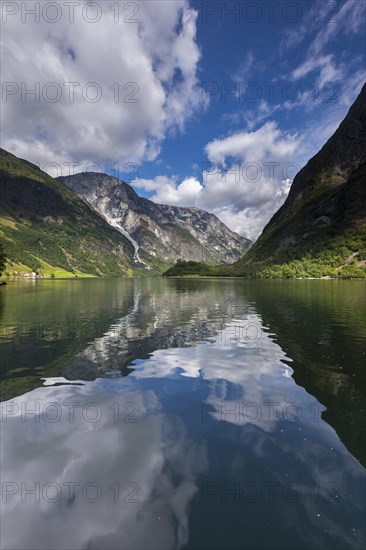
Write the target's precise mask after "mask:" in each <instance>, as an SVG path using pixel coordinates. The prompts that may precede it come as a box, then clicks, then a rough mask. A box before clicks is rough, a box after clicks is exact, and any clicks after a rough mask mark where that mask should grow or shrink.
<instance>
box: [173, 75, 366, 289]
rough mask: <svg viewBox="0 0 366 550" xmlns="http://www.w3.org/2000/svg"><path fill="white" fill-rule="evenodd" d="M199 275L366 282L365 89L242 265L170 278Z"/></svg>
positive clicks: (176, 271) (183, 266)
mask: <svg viewBox="0 0 366 550" xmlns="http://www.w3.org/2000/svg"><path fill="white" fill-rule="evenodd" d="M193 273H195V274H199V275H211V276H214V275H220V276H228V275H229V276H244V277H258V278H303V277H312V278H313V277H316V278H321V277H332V278H355V277H357V278H366V85H365V86H364V87H363V88H362V90H361V93H360V94H359V96H358V98H357V99H356V101H355V103H354V104H353V105H352V107H351V108H350V110H349V112H348V114H347V116H346V117H345V119H344V120H343V122H342V123H341V124H340V126H339V128H338V129H337V131H336V132H335V133H334V135H333V136H332V137H331V138H330V139H329V140H328V141H327V143H326V144H325V145H324V147H323V148H322V149H321V150H320V151H319V153H317V154H316V155H315V156H314V157H313V158H312V159H311V160H310V161H309V162H308V163H307V165H306V166H305V167H304V168H303V169H302V170H301V171H300V172H299V173H298V174H297V176H296V178H295V179H294V181H293V184H292V186H291V190H290V193H289V195H288V197H287V199H286V201H285V203H284V205H283V206H282V207H281V208H280V209H279V210H278V212H276V214H275V215H274V216H273V217H272V219H271V220H270V221H269V223H268V224H267V226H266V227H265V228H264V230H263V233H262V234H261V236H260V237H259V239H258V241H257V242H256V243H255V244H254V245H253V246H252V247H251V248H250V250H249V251H248V252H247V253H246V254H245V255H244V257H243V258H241V259H240V260H239V261H237V262H235V263H234V264H232V265H230V266H219V267H216V266H214V267H211V266H207V265H205V264H202V263H179V264H177V265H176V266H174V267H173V268H171V269H169V270H168V271H167V272H166V273H165V274H166V275H167V276H176V275H189V274H193Z"/></svg>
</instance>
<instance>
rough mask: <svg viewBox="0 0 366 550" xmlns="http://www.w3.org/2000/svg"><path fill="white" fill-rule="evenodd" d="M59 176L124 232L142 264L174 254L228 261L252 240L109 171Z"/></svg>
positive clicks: (166, 260) (169, 260)
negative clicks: (151, 196) (144, 193)
mask: <svg viewBox="0 0 366 550" xmlns="http://www.w3.org/2000/svg"><path fill="white" fill-rule="evenodd" d="M59 181H60V182H61V183H63V184H64V185H65V186H67V187H68V188H69V189H72V190H73V191H75V192H76V193H78V194H79V195H80V196H81V197H83V198H84V199H85V200H86V201H87V202H88V203H89V204H90V205H91V206H92V207H93V208H94V209H95V210H97V212H99V213H100V214H101V215H102V216H103V217H104V218H105V219H106V220H107V221H108V222H109V223H110V224H111V225H113V226H114V227H117V228H118V229H119V230H120V231H121V232H122V233H123V234H124V235H125V236H127V235H128V238H129V239H130V241H131V243H132V244H133V245H134V247H135V261H136V262H140V263H141V264H145V267H147V266H151V265H156V264H159V263H161V265H169V264H172V263H173V262H174V261H175V260H176V259H178V258H182V259H186V260H193V259H194V260H197V259H199V260H202V261H207V262H209V263H230V262H234V261H235V260H237V259H238V258H240V257H241V256H242V255H243V253H244V252H245V251H246V250H247V249H248V248H249V246H250V244H251V243H250V241H249V240H248V239H245V238H244V237H241V236H240V235H238V234H237V233H234V232H233V231H231V230H230V229H229V228H227V227H226V226H225V225H224V224H223V223H222V222H221V221H220V220H219V219H218V218H217V217H216V216H214V215H213V214H208V213H207V212H204V211H203V210H200V209H199V208H182V207H177V206H167V205H161V204H155V203H154V202H152V201H150V200H148V199H145V198H142V197H139V196H138V195H137V193H136V192H135V191H134V190H133V189H132V187H130V186H129V185H128V184H126V183H124V182H123V181H120V180H118V179H116V178H114V177H112V176H108V175H106V174H97V173H81V174H76V175H74V176H68V177H61V178H59Z"/></svg>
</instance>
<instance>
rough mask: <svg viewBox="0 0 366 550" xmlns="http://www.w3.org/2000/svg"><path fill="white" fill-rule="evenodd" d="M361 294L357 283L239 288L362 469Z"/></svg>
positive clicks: (364, 316)
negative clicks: (320, 404)
mask: <svg viewBox="0 0 366 550" xmlns="http://www.w3.org/2000/svg"><path fill="white" fill-rule="evenodd" d="M365 291H366V287H365V285H364V283H363V282H360V283H358V282H357V281H351V282H346V281H340V282H336V281H329V282H328V281H293V282H292V281H273V282H268V281H267V282H263V284H262V282H257V283H255V284H253V285H251V284H247V285H246V286H245V290H243V296H245V297H246V299H248V300H249V301H251V300H254V301H255V304H256V308H257V310H258V313H259V314H260V315H261V316H262V318H263V322H264V324H265V325H268V326H269V328H270V330H271V332H273V333H275V335H276V341H277V342H278V343H279V345H280V346H281V347H282V349H283V350H284V351H285V352H286V353H287V354H288V355H289V357H291V359H292V360H293V363H291V367H292V368H293V369H294V374H293V377H294V379H295V381H296V383H297V384H299V385H300V386H303V387H304V388H306V390H307V391H308V392H309V393H311V394H312V395H314V396H315V397H316V398H317V399H318V401H320V402H321V403H322V404H323V405H325V406H326V408H327V410H326V411H325V412H324V413H323V414H322V417H323V418H324V420H325V421H326V422H328V423H329V424H331V426H333V428H334V429H335V430H336V432H337V434H338V435H339V437H340V438H341V440H342V441H343V443H344V444H345V445H346V447H347V448H348V450H349V451H350V452H351V453H353V454H354V456H356V457H357V458H358V459H359V460H360V461H361V462H362V463H363V464H364V465H365V464H366V448H365V437H364V433H363V430H364V411H365V408H366V398H365V388H366V376H365V375H366V372H365V369H364V363H365V355H364V354H362V349H363V346H362V345H360V343H361V342H363V341H365V339H366V323H365V321H366V313H365V312H366V308H365V305H366V302H365Z"/></svg>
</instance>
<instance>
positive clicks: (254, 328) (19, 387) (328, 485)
mask: <svg viewBox="0 0 366 550" xmlns="http://www.w3.org/2000/svg"><path fill="white" fill-rule="evenodd" d="M365 297H366V284H365V283H364V282H359V281H339V282H337V281H243V280H216V281H215V280H162V279H134V280H124V279H116V280H102V279H101V280H70V281H35V282H32V281H24V282H18V283H9V284H8V285H7V287H4V288H1V289H0V300H1V302H0V316H1V318H0V322H1V327H0V328H1V330H0V344H1V346H0V353H1V355H0V359H1V399H2V404H1V413H2V417H1V472H0V473H1V489H2V497H1V508H2V510H1V511H2V520H1V535H0V543H1V544H0V546H1V548H3V549H6V550H11V549H16V550H19V549H22V550H27V549H37V550H38V549H47V550H48V549H59V550H79V549H82V550H83V549H85V550H102V549H103V550H109V549H116V550H117V549H123V550H148V549H151V550H163V549H181V548H182V549H187V550H188V549H189V550H196V549H197V550H198V549H207V550H213V549H225V550H226V549H228V550H229V549H240V550H243V549H248V550H257V549H263V550H271V549H278V550H280V549H281V550H285V549H289V550H290V549H291V550H293V549H294V548H296V549H304V550H305V549H306V550H308V549H312V548H315V549H317V548H319V549H329V550H334V549H340V550H341V549H342V550H344V549H348V548H349V549H361V548H364V547H365V544H366V540H365V491H366V472H365V465H366V452H365V436H364V420H365V408H366V405H365V390H366V382H365V359H366V355H365V351H366V346H365V343H366V307H365V306H366V299H365Z"/></svg>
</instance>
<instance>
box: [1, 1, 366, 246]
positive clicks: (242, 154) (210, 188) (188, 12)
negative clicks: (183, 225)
mask: <svg viewBox="0 0 366 550" xmlns="http://www.w3.org/2000/svg"><path fill="white" fill-rule="evenodd" d="M8 4H12V5H14V4H15V5H16V6H17V7H18V9H16V8H14V7H12V8H9V7H8V8H6V10H5V12H4V9H5V8H4V6H2V17H3V31H4V32H3V39H2V61H3V67H4V70H3V80H5V82H6V83H7V88H6V89H5V99H6V101H4V90H3V116H4V125H3V134H2V146H4V147H5V148H7V149H9V150H10V151H12V152H13V153H14V154H18V155H19V156H21V157H23V158H27V159H29V160H31V161H33V162H38V163H39V165H40V166H41V168H43V169H46V170H47V171H48V172H50V173H54V174H55V175H56V173H57V174H60V171H59V170H58V168H57V167H56V165H59V166H60V167H61V173H62V174H63V175H64V174H65V173H68V172H65V171H66V170H70V163H74V166H73V170H74V171H75V172H77V171H81V170H84V169H85V166H87V170H90V169H92V168H91V165H90V163H97V166H98V167H101V170H104V171H107V172H108V173H111V174H112V173H116V172H115V171H113V170H111V169H110V168H111V167H112V166H114V167H116V166H119V167H120V171H119V175H120V177H123V178H124V179H126V180H127V181H129V182H130V183H132V185H133V186H134V188H135V189H136V190H137V192H138V193H139V194H141V195H143V196H147V197H150V198H152V200H155V201H156V202H162V203H170V204H178V205H181V206H198V207H201V208H204V209H206V210H209V211H211V212H214V213H215V214H216V215H218V216H219V217H220V219H222V221H224V223H226V224H227V225H228V226H229V227H231V228H232V229H234V230H235V231H238V232H240V233H241V234H242V235H244V236H248V237H249V238H252V239H256V238H257V237H258V235H259V234H260V232H261V230H262V229H263V227H264V225H265V224H266V223H267V222H268V221H269V219H270V217H271V216H272V215H273V213H274V212H275V211H276V210H277V209H278V208H279V206H280V205H281V204H282V203H283V202H284V200H285V198H286V196H287V193H288V190H289V188H290V185H291V181H292V179H293V177H294V175H295V174H296V172H297V171H298V169H299V168H300V167H301V166H303V165H304V164H305V163H306V162H307V160H308V159H309V158H310V157H311V156H312V155H313V154H315V153H316V152H317V151H318V150H319V148H320V147H321V146H322V145H323V144H324V143H325V141H326V140H327V139H328V138H329V137H330V136H331V134H332V133H333V132H334V130H335V129H336V127H337V126H338V125H339V123H340V121H341V120H342V118H343V117H344V116H345V114H346V112H347V110H348V108H349V106H350V105H351V103H352V102H353V101H354V99H355V98H356V96H357V94H358V92H359V91H360V88H361V86H362V85H363V83H364V81H365V36H366V28H365V24H366V23H365V3H364V2H362V1H359V0H344V1H340V2H338V1H337V2H334V1H332V2H313V1H308V0H306V1H295V2H284V1H279V2H265V1H255V2H235V1H234V2H231V1H220V0H216V1H210V2H209V1H202V2H194V1H191V2H189V1H188V0H177V1H175V0H168V1H167V0H164V1H155V0H150V1H149V2H119V3H118V5H119V11H118V13H117V12H116V11H115V8H113V6H115V5H116V3H115V2H108V1H104V2H99V3H98V2H96V3H94V4H95V5H96V6H95V7H94V11H93V8H85V3H84V4H83V3H82V2H81V3H80V8H77V9H76V11H75V12H74V13H73V15H72V17H71V15H70V13H66V12H65V9H64V6H63V3H62V2H60V3H59V4H60V10H59V13H58V12H56V11H52V9H51V10H50V11H48V12H45V13H43V12H42V11H41V12H40V13H39V14H38V19H37V17H35V16H34V15H33V16H32V15H29V14H28V13H22V4H23V3H21V2H19V3H14V2H12V3H8ZM30 4H32V2H27V6H29V5H30ZM33 4H36V3H34V2H33ZM88 10H89V11H88ZM98 17H99V19H98ZM53 19H54V20H56V19H57V21H52V20H53ZM71 19H73V20H71ZM20 31H21V32H20ZM23 41H24V43H22V42H23ZM25 44H26V47H25ZM4 76H5V78H4ZM37 83H38V84H37ZM50 83H56V84H57V85H58V89H59V90H60V97H57V86H56V87H55V86H53V87H52V84H50ZM70 83H74V89H73V94H74V96H73V98H72V99H73V100H72V101H70V90H71V84H70ZM75 83H77V84H78V85H76V84H75ZM90 83H96V85H95V86H94V87H93V86H89V84H90ZM116 83H117V84H116ZM37 85H38V86H39V89H37ZM88 86H89V87H88ZM117 86H118V90H119V95H118V98H117V97H116V95H115V94H116V87H117ZM23 88H24V89H23ZM32 89H33V90H36V92H35V94H34V96H32V94H30V93H29V94H27V93H26V90H32ZM61 91H62V93H61ZM98 91H99V92H100V97H99V98H98V97H97V96H98ZM37 92H38V93H39V97H38V98H37ZM66 92H67V93H66ZM89 93H90V97H89V96H88V94H89ZM93 94H95V98H96V100H95V101H94V96H93ZM131 97H132V98H133V99H134V101H131V102H130V101H129V99H131ZM50 98H51V99H50ZM37 99H38V101H37ZM126 163H132V166H130V165H128V166H127V169H126V170H123V168H126ZM94 166H95V165H94ZM56 168H57V169H56ZM126 172H129V173H130V175H129V174H128V173H126ZM131 173H132V174H133V176H131ZM131 180H132V181H131Z"/></svg>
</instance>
